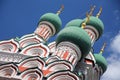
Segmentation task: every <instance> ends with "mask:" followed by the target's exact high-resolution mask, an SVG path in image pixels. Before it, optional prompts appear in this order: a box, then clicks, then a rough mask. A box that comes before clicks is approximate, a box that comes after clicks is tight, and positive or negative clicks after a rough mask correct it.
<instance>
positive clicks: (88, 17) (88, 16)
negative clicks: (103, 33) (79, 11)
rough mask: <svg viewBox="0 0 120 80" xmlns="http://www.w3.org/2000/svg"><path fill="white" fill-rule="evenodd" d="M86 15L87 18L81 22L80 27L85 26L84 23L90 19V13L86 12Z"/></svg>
mask: <svg viewBox="0 0 120 80" xmlns="http://www.w3.org/2000/svg"><path fill="white" fill-rule="evenodd" d="M86 17H87V19H86V20H85V21H84V22H83V23H82V28H83V29H84V28H85V26H86V23H87V22H88V21H89V20H90V15H89V14H88V12H87V13H86Z"/></svg>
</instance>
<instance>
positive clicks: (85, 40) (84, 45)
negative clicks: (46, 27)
mask: <svg viewBox="0 0 120 80" xmlns="http://www.w3.org/2000/svg"><path fill="white" fill-rule="evenodd" d="M64 41H69V42H71V43H73V44H75V45H77V46H78V47H79V48H80V50H81V52H82V53H83V55H82V56H83V57H84V56H86V55H87V54H88V53H89V51H90V49H91V40H90V38H89V36H88V34H87V32H86V31H85V30H83V29H82V28H79V27H76V26H71V27H66V28H64V29H63V30H61V31H60V32H59V33H58V36H57V39H56V45H58V44H59V43H60V42H64Z"/></svg>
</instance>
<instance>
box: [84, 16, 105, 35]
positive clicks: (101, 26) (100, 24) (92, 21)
mask: <svg viewBox="0 0 120 80" xmlns="http://www.w3.org/2000/svg"><path fill="white" fill-rule="evenodd" d="M84 20H86V18H85V19H84ZM86 24H87V25H91V26H93V27H94V28H95V29H97V30H98V32H99V37H100V36H101V35H102V33H103V30H104V24H103V22H102V21H101V20H100V19H99V18H97V17H94V16H91V17H90V20H89V21H88V22H87V23H86Z"/></svg>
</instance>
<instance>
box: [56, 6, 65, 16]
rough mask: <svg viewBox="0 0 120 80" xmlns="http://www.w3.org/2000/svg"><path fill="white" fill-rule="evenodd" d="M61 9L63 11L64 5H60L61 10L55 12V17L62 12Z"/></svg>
mask: <svg viewBox="0 0 120 80" xmlns="http://www.w3.org/2000/svg"><path fill="white" fill-rule="evenodd" d="M63 9H64V5H61V8H60V9H59V10H58V11H57V13H56V14H57V15H59V14H60V13H61V12H62V11H63Z"/></svg>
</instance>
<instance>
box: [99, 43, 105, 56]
mask: <svg viewBox="0 0 120 80" xmlns="http://www.w3.org/2000/svg"><path fill="white" fill-rule="evenodd" d="M105 47H106V43H104V44H103V46H102V48H101V50H100V53H99V54H102V53H103V51H104V49H105Z"/></svg>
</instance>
